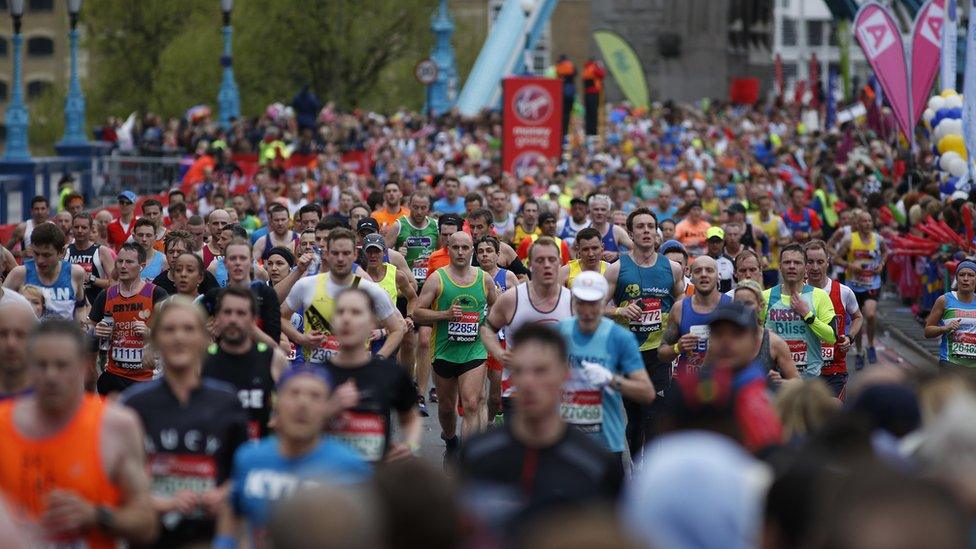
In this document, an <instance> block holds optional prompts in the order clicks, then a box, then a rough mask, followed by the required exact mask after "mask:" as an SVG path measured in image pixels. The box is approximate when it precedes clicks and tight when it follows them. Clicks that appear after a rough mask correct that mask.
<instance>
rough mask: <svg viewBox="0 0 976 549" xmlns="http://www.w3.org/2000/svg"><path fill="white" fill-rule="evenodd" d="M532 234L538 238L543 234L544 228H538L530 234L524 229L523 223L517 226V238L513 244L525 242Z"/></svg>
mask: <svg viewBox="0 0 976 549" xmlns="http://www.w3.org/2000/svg"><path fill="white" fill-rule="evenodd" d="M530 234H534V235H536V236H539V235H541V234H542V227H539V226H536V228H535V230H533V231H532V232H531V233H529V232H526V231H525V229H523V228H522V224H521V223H520V224H518V225H515V238H513V239H512V242H518V243H521V242H522V241H523V240H525V237H527V236H529V235H530Z"/></svg>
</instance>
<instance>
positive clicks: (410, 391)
mask: <svg viewBox="0 0 976 549" xmlns="http://www.w3.org/2000/svg"><path fill="white" fill-rule="evenodd" d="M373 310H374V307H373V303H372V298H371V297H370V295H369V294H368V293H366V292H364V291H363V290H361V289H358V288H346V289H345V290H342V291H341V292H339V295H338V296H336V311H335V317H334V324H335V330H336V339H338V340H339V352H337V353H336V354H335V355H333V356H332V358H331V359H329V360H328V361H327V362H326V363H325V369H326V371H328V372H329V376H330V377H331V378H332V383H333V385H335V386H336V390H335V397H336V400H337V401H338V402H339V403H341V405H342V408H343V409H342V410H341V411H340V412H339V414H338V415H337V416H335V417H333V418H332V419H331V420H330V421H329V424H328V427H327V431H328V432H329V433H330V434H331V435H332V436H333V438H335V439H336V440H339V441H341V442H345V443H346V444H347V445H348V446H349V447H350V448H352V449H354V450H356V452H357V453H358V454H359V455H360V457H362V458H363V459H364V460H366V461H368V462H371V463H375V462H378V461H381V460H382V461H394V460H397V459H403V458H405V457H408V456H411V455H414V454H416V453H417V452H418V451H419V450H420V437H421V430H422V427H423V426H422V424H421V420H420V415H419V414H418V412H417V410H416V408H415V407H414V405H415V403H416V402H417V390H416V389H415V388H414V386H413V382H412V381H411V379H410V376H409V375H408V374H407V373H406V372H405V371H404V370H403V368H400V367H399V366H398V365H397V364H396V363H395V362H393V361H392V360H389V359H384V358H380V357H376V356H373V355H372V354H371V353H370V352H369V350H368V347H367V344H368V342H369V334H370V333H371V332H372V331H373V330H374V329H375V328H376V317H375V315H374V313H373ZM393 410H396V412H397V422H398V423H399V430H400V433H401V434H400V436H401V438H402V440H403V442H393V441H392V438H393V433H392V431H393V428H392V422H391V418H390V415H391V412H392V411H393Z"/></svg>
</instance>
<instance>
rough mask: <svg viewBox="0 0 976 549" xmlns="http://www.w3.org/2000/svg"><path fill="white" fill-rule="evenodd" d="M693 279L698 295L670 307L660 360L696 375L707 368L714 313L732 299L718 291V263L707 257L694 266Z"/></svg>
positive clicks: (660, 350)
mask: <svg viewBox="0 0 976 549" xmlns="http://www.w3.org/2000/svg"><path fill="white" fill-rule="evenodd" d="M691 279H692V281H694V283H695V293H693V294H692V295H691V296H688V297H683V298H681V299H680V300H679V301H678V303H676V304H675V306H674V307H672V308H671V314H670V315H668V323H667V326H666V327H665V328H664V335H663V336H662V341H663V343H664V344H663V345H661V347H659V348H658V358H659V359H661V360H662V361H671V360H674V359H677V361H678V363H677V366H678V371H679V372H680V371H682V370H689V369H690V370H693V371H695V372H696V373H697V372H698V371H699V370H701V368H702V366H704V365H705V353H706V352H708V324H709V322H711V320H712V313H713V312H714V311H715V309H716V308H717V307H718V306H719V305H721V304H723V303H729V302H731V301H732V298H731V297H729V296H727V295H724V294H722V293H721V292H719V288H718V264H717V263H716V261H715V259H713V258H711V257H709V256H707V255H702V256H698V257H697V258H695V260H694V261H693V262H692V263H691Z"/></svg>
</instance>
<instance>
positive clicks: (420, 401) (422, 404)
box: [417, 395, 430, 417]
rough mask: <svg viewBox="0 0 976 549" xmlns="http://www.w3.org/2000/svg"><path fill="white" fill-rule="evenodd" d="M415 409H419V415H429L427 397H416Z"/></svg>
mask: <svg viewBox="0 0 976 549" xmlns="http://www.w3.org/2000/svg"><path fill="white" fill-rule="evenodd" d="M417 409H418V410H420V416H421V417H430V412H428V411H427V399H425V398H424V395H419V396H418V397H417Z"/></svg>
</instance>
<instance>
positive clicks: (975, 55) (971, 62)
mask: <svg viewBox="0 0 976 549" xmlns="http://www.w3.org/2000/svg"><path fill="white" fill-rule="evenodd" d="M970 2H971V4H970V10H972V11H970V13H973V14H976V0H970ZM963 95H964V97H963V102H962V137H963V140H964V141H965V142H966V152H967V153H968V154H969V167H970V171H972V166H973V159H974V156H973V155H974V154H976V17H973V16H970V17H969V29H968V31H967V33H966V67H965V73H964V75H963Z"/></svg>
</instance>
